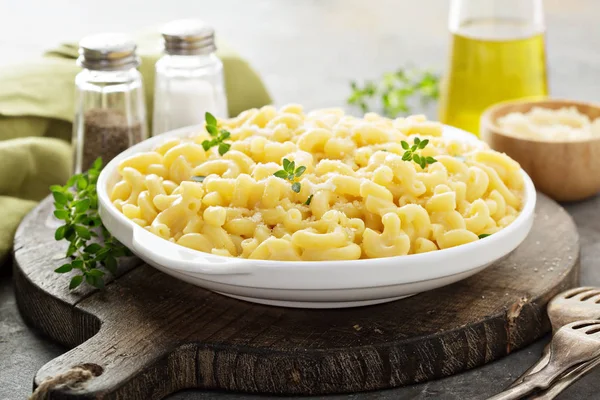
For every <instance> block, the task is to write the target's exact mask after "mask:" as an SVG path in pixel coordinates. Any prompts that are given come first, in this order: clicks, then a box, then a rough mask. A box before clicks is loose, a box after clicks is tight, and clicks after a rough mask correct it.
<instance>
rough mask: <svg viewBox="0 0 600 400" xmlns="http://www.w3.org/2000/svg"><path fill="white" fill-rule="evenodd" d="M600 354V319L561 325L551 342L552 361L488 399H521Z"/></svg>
mask: <svg viewBox="0 0 600 400" xmlns="http://www.w3.org/2000/svg"><path fill="white" fill-rule="evenodd" d="M598 356H600V321H598V320H586V321H577V322H572V323H570V324H567V325H565V326H563V327H562V328H560V329H559V330H558V331H557V332H556V333H555V334H554V337H553V338H552V342H551V343H550V359H549V361H548V364H546V366H544V367H543V368H542V369H540V370H539V371H538V372H535V373H532V374H531V375H528V376H526V377H525V379H524V380H523V382H522V383H520V384H519V385H517V386H514V387H511V388H509V389H507V390H505V391H504V392H502V393H499V394H497V395H495V396H492V397H490V398H489V399H488V400H517V399H520V398H522V397H523V396H525V395H527V394H530V393H531V392H533V391H535V390H536V389H547V388H548V387H549V386H550V385H551V384H552V383H553V382H554V381H555V380H556V379H557V378H558V377H559V376H560V375H562V374H563V373H564V372H565V371H567V370H568V369H569V368H571V367H573V366H575V365H577V364H580V363H583V362H586V361H589V360H592V359H594V358H596V357H598Z"/></svg>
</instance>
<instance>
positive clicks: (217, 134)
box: [202, 112, 231, 155]
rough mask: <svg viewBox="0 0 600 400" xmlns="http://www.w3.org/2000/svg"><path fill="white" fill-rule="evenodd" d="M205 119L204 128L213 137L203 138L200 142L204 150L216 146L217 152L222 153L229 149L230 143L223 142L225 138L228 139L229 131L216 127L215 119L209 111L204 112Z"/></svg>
mask: <svg viewBox="0 0 600 400" xmlns="http://www.w3.org/2000/svg"><path fill="white" fill-rule="evenodd" d="M204 119H205V121H206V130H207V132H208V133H209V134H210V136H212V137H213V138H212V139H211V140H205V141H203V142H202V148H203V149H204V151H208V150H209V149H210V148H212V147H215V146H218V150H219V154H220V155H223V154H225V153H227V152H228V151H229V149H230V148H231V144H229V143H225V140H226V139H229V137H230V136H231V133H229V131H227V130H225V129H219V128H217V119H216V118H215V116H214V115H212V114H211V113H209V112H206V113H205V114H204Z"/></svg>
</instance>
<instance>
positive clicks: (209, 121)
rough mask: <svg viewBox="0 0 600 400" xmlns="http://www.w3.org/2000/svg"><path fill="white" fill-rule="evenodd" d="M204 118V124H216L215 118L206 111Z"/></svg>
mask: <svg viewBox="0 0 600 400" xmlns="http://www.w3.org/2000/svg"><path fill="white" fill-rule="evenodd" d="M204 119H205V120H206V126H215V127H216V126H217V119H216V118H215V116H214V115H212V114H211V113H209V112H208V111H207V112H205V113H204Z"/></svg>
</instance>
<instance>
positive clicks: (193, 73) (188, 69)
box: [152, 19, 227, 135]
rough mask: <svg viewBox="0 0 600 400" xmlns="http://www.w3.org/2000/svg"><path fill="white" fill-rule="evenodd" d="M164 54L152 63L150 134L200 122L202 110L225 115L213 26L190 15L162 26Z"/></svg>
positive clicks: (224, 101)
mask: <svg viewBox="0 0 600 400" xmlns="http://www.w3.org/2000/svg"><path fill="white" fill-rule="evenodd" d="M162 35H163V38H164V48H165V54H164V56H163V57H162V58H161V59H160V60H158V62H157V63H156V78H155V88H154V115H153V123H152V135H158V134H161V133H164V132H167V131H170V130H173V129H177V128H181V127H183V126H189V125H197V124H201V123H202V122H204V113H205V112H207V111H208V112H210V113H211V114H213V115H215V116H217V117H220V118H226V117H227V98H226V94H225V86H224V79H223V63H222V62H221V60H220V59H219V58H218V57H217V56H216V54H215V50H216V49H217V48H216V46H215V40H214V38H215V33H214V30H213V28H211V27H209V26H207V25H205V24H204V23H203V22H202V21H199V20H194V19H186V20H177V21H173V22H170V23H168V24H166V25H165V26H164V27H163V29H162Z"/></svg>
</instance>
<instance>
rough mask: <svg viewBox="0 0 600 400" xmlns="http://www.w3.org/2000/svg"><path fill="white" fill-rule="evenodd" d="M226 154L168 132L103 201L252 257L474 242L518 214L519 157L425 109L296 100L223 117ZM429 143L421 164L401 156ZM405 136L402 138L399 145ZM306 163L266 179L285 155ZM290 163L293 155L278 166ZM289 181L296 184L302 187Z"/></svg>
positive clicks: (199, 242) (191, 239) (319, 256)
mask: <svg viewBox="0 0 600 400" xmlns="http://www.w3.org/2000/svg"><path fill="white" fill-rule="evenodd" d="M218 127H219V129H225V130H227V131H229V132H230V133H231V136H230V137H229V138H228V140H227V143H230V144H231V147H230V149H229V151H227V152H226V153H225V154H223V155H222V156H221V155H220V154H219V152H218V150H217V147H212V148H210V149H208V151H205V150H204V148H203V146H202V142H203V141H205V140H208V139H211V136H210V135H209V133H208V132H206V131H205V130H203V131H201V132H197V133H195V134H194V135H192V136H190V137H188V138H175V139H169V140H166V141H165V142H164V143H162V144H161V145H159V146H158V147H156V148H155V149H154V150H153V151H149V152H142V153H138V154H135V155H133V156H131V157H129V158H127V159H125V160H123V161H122V162H121V164H120V165H119V173H120V175H121V178H120V180H119V181H118V182H117V183H116V184H115V185H114V187H113V188H112V193H111V201H112V202H113V203H114V205H115V206H116V207H117V208H118V209H119V210H120V211H121V212H122V213H123V214H124V215H125V216H126V217H127V218H130V219H131V220H133V221H134V222H135V223H137V224H138V225H140V226H142V227H144V228H145V229H147V230H149V231H150V232H152V233H154V234H156V235H158V236H160V237H162V238H164V239H166V240H170V241H172V242H174V243H177V244H180V245H182V246H186V247H189V248H192V249H195V250H199V251H202V252H207V253H212V254H216V255H221V256H228V257H242V258H250V259H266V260H285V261H319V260H356V259H361V258H377V257H392V256H401V255H406V254H414V253H424V252H429V251H434V250H439V249H446V248H449V247H453V246H458V245H461V244H465V243H469V242H473V241H476V240H479V239H480V238H482V237H484V236H487V235H489V234H493V233H494V232H497V231H498V230H500V229H502V228H504V227H506V226H507V225H509V224H510V223H511V222H512V221H513V220H514V219H515V218H516V217H517V215H518V214H519V211H520V210H521V206H522V202H523V191H524V182H523V178H522V175H521V170H520V167H519V164H518V163H517V162H515V161H513V160H512V159H510V158H509V157H508V156H507V155H505V154H501V153H498V152H495V151H492V150H489V149H488V148H487V146H486V145H485V144H483V143H481V142H476V143H471V144H469V143H464V142H459V141H452V140H449V139H447V138H444V137H442V125H441V124H439V123H436V122H430V121H427V120H426V119H425V117H423V116H410V117H407V118H397V119H394V120H391V119H387V118H383V117H381V116H379V115H376V114H373V113H368V114H366V115H365V116H364V118H356V117H353V116H349V115H344V112H343V111H342V110H341V109H323V110H315V111H311V112H304V110H303V109H302V107H301V106H299V105H288V106H284V107H282V108H280V109H279V110H277V109H276V108H274V107H272V106H266V107H263V108H261V109H252V110H248V111H245V112H243V113H242V114H240V115H239V116H238V117H235V118H231V119H226V120H220V121H218ZM417 137H418V138H419V139H420V140H421V141H424V140H428V145H427V146H426V147H424V148H422V149H420V150H419V155H420V156H421V157H428V158H430V159H431V158H434V159H435V162H432V163H430V164H428V165H425V168H424V169H423V168H422V167H421V166H420V165H418V164H417V163H416V162H414V161H412V160H403V155H404V154H405V151H406V148H403V146H402V143H401V142H402V141H406V142H408V143H410V144H411V145H412V143H413V142H414V139H415V138H417ZM404 145H406V144H404ZM284 158H285V159H287V160H290V161H293V162H294V163H295V165H296V166H297V167H300V166H303V167H305V168H306V169H305V170H304V172H303V173H302V174H301V176H299V177H297V178H294V179H296V180H297V182H299V183H300V189H299V190H298V191H296V190H295V189H292V185H291V184H290V181H288V180H286V179H281V178H279V177H277V176H274V173H276V172H277V171H279V170H281V169H282V164H283V159H284ZM286 162H287V161H286ZM296 189H298V188H297V187H296Z"/></svg>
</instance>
